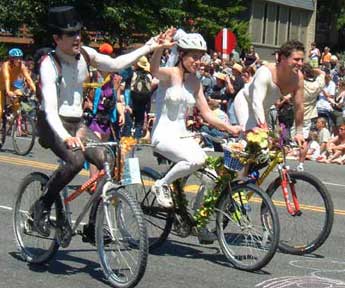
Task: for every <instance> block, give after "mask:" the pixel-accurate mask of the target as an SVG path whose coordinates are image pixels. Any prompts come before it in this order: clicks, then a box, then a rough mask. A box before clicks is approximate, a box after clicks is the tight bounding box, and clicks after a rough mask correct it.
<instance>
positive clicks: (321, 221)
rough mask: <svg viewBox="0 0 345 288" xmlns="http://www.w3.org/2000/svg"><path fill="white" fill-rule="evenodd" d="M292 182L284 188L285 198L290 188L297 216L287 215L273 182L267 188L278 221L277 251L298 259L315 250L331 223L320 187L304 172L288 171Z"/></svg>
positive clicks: (327, 202) (325, 195)
mask: <svg viewBox="0 0 345 288" xmlns="http://www.w3.org/2000/svg"><path fill="white" fill-rule="evenodd" d="M288 173H289V177H290V179H291V181H292V183H291V185H288V187H287V189H288V190H289V197H290V201H291V202H292V199H291V195H292V194H291V189H292V188H294V189H295V191H296V196H297V198H298V202H299V205H300V212H301V213H300V214H299V215H295V216H292V215H291V214H289V213H288V212H287V209H286V204H285V200H284V197H283V194H282V192H281V191H278V190H280V189H279V187H281V178H280V177H278V178H276V179H275V180H274V181H273V182H272V183H271V184H270V185H269V186H268V188H267V193H268V195H270V196H271V198H272V200H273V203H274V205H275V206H276V208H277V209H278V213H279V218H280V226H281V229H280V243H279V248H280V249H281V250H282V251H283V252H286V253H290V254H295V255H302V254H306V253H311V252H313V251H315V250H316V249H318V248H319V247H320V246H321V245H322V244H323V243H324V242H325V241H326V240H327V238H328V236H329V234H330V233H331V230H332V226H333V219H334V208H333V202H332V198H331V196H330V194H329V192H328V190H327V188H326V186H325V185H324V184H322V182H321V181H319V180H318V179H317V178H316V177H314V176H313V175H311V174H309V173H307V172H297V171H288Z"/></svg>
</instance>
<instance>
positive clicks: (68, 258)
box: [9, 249, 109, 285]
mask: <svg viewBox="0 0 345 288" xmlns="http://www.w3.org/2000/svg"><path fill="white" fill-rule="evenodd" d="M72 253H78V254H83V253H84V254H85V253H87V254H86V255H88V254H89V253H95V255H96V252H95V250H94V249H77V250H61V251H58V252H57V254H56V256H55V257H54V258H53V259H52V260H51V261H49V262H48V263H46V264H42V265H38V264H29V263H28V267H29V269H30V270H31V271H33V272H37V273H45V272H49V273H51V274H56V275H73V274H80V273H86V274H89V275H90V276H91V277H92V278H94V279H96V280H97V281H100V282H102V283H104V284H107V285H108V284H109V283H108V282H107V281H106V280H105V279H104V274H103V272H102V269H101V267H100V265H99V263H98V262H94V261H92V260H89V259H86V258H82V257H78V256H75V255H71V254H72ZM9 254H10V255H11V256H12V257H13V258H15V259H17V260H21V261H23V259H22V258H21V257H20V254H19V253H18V252H9ZM66 262H72V263H75V264H76V265H75V266H73V264H72V265H69V264H67V263H66Z"/></svg>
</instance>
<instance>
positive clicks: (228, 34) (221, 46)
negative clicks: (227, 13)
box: [214, 28, 237, 55]
mask: <svg viewBox="0 0 345 288" xmlns="http://www.w3.org/2000/svg"><path fill="white" fill-rule="evenodd" d="M224 38H225V39H224ZM224 40H225V41H224ZM236 46H237V38H236V35H235V34H234V33H233V32H232V31H230V30H229V29H226V28H224V29H222V30H220V31H219V32H218V33H217V35H216V38H215V44H214V47H215V50H216V51H217V52H218V53H222V54H228V55H229V54H230V53H231V52H232V50H233V49H234V48H235V47H236Z"/></svg>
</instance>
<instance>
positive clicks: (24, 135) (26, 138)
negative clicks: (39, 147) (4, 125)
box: [12, 113, 36, 156]
mask: <svg viewBox="0 0 345 288" xmlns="http://www.w3.org/2000/svg"><path fill="white" fill-rule="evenodd" d="M35 129H36V128H35V123H34V121H33V120H32V118H31V117H30V116H29V115H27V114H24V113H22V114H19V115H18V116H17V118H16V119H15V121H14V123H13V126H12V141H13V148H14V150H15V151H16V153H17V154H18V155H22V156H25V155H27V154H29V153H30V151H31V149H32V147H33V146H34V144H35V138H36V132H35V131H36V130H35Z"/></svg>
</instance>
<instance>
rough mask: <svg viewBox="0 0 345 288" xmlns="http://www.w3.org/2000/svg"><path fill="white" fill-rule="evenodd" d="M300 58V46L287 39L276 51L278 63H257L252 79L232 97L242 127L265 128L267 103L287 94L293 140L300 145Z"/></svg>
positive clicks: (301, 86) (301, 112)
mask: <svg viewBox="0 0 345 288" xmlns="http://www.w3.org/2000/svg"><path fill="white" fill-rule="evenodd" d="M303 59H304V46H303V44H302V43H301V42H299V41H295V40H291V41H288V42H286V43H284V44H283V45H282V46H281V47H280V49H279V51H278V63H269V64H267V65H263V66H262V67H260V68H259V69H258V70H257V72H256V74H255V76H254V78H253V80H252V82H251V83H250V84H248V85H245V86H244V88H243V89H242V90H240V91H239V92H238V94H237V96H236V98H235V101H234V105H235V111H236V116H237V119H238V121H239V124H240V125H243V127H245V129H246V130H250V129H253V128H255V127H261V128H265V129H267V122H266V119H267V115H266V114H268V112H269V109H270V106H271V105H272V104H273V103H274V102H275V101H276V100H277V99H279V98H281V97H283V96H286V95H288V94H291V96H292V100H293V103H294V108H295V125H296V135H295V140H296V142H297V143H298V144H299V145H300V146H301V145H302V144H303V142H304V137H303V91H304V86H303V85H304V84H303V83H304V80H303V74H302V72H301V71H300V70H301V67H302V65H303Z"/></svg>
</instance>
